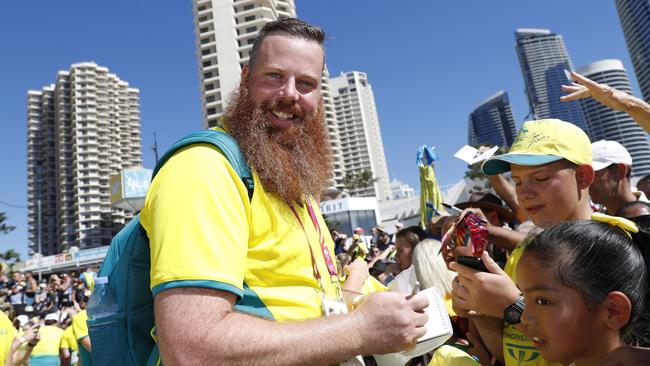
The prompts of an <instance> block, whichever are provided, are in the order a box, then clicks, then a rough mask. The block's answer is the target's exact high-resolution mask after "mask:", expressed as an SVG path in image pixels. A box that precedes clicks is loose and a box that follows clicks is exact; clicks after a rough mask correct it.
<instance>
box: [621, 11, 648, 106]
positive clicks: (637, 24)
mask: <svg viewBox="0 0 650 366" xmlns="http://www.w3.org/2000/svg"><path fill="white" fill-rule="evenodd" d="M616 9H617V10H618V17H619V19H620V20H621V26H622V27H623V34H625V41H626V43H627V49H628V50H629V52H630V58H631V59H632V65H634V72H635V73H636V78H637V80H638V81H639V87H640V88H641V94H643V97H644V98H645V100H646V101H650V1H648V0H616Z"/></svg>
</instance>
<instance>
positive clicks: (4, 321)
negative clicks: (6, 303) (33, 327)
mask: <svg viewBox="0 0 650 366" xmlns="http://www.w3.org/2000/svg"><path fill="white" fill-rule="evenodd" d="M15 337H16V328H14V326H13V324H11V320H9V318H8V317H7V315H6V314H5V313H3V312H1V311H0V365H4V364H5V360H6V359H7V355H9V351H11V344H12V343H13V342H14V338H15Z"/></svg>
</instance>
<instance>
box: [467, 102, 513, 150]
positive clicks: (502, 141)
mask: <svg viewBox="0 0 650 366" xmlns="http://www.w3.org/2000/svg"><path fill="white" fill-rule="evenodd" d="M516 132H517V129H516V128H515V118H514V117H513V116H512V109H511V108H510V100H509V99H508V93H505V92H504V91H503V90H501V91H499V92H497V93H496V94H494V95H493V96H491V97H489V98H488V99H486V100H485V101H483V102H482V103H481V104H479V106H478V107H476V109H474V111H473V112H472V113H470V115H469V122H468V126H467V144H468V145H471V146H478V145H486V144H489V145H498V146H508V147H509V146H510V145H512V141H513V140H514V138H515V134H516Z"/></svg>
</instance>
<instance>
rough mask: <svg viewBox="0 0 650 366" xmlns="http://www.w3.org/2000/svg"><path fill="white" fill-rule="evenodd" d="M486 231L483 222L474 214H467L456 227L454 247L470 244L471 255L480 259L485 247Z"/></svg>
mask: <svg viewBox="0 0 650 366" xmlns="http://www.w3.org/2000/svg"><path fill="white" fill-rule="evenodd" d="M487 236H488V230H487V227H486V226H485V222H484V221H483V220H482V219H481V218H480V217H479V216H478V215H477V214H475V213H473V212H468V213H467V214H465V216H463V218H462V219H461V220H460V222H459V223H458V224H457V226H456V231H455V243H454V244H455V245H462V246H466V245H468V243H469V242H470V239H471V243H472V255H473V256H475V257H480V256H481V254H482V253H483V251H484V250H485V248H486V247H487Z"/></svg>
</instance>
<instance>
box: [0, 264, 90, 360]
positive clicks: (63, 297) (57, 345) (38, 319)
mask: <svg viewBox="0 0 650 366" xmlns="http://www.w3.org/2000/svg"><path fill="white" fill-rule="evenodd" d="M96 271H97V268H95V267H90V268H87V269H86V270H85V271H84V272H81V273H80V272H78V271H70V272H61V273H51V274H47V275H44V276H40V277H41V280H40V281H39V280H38V277H39V276H38V275H35V274H34V273H32V272H24V273H22V272H19V271H13V272H11V273H10V274H1V275H0V310H2V312H3V313H4V315H5V316H6V318H5V317H4V316H3V317H2V320H5V319H7V320H8V321H9V322H10V324H11V327H12V328H13V329H12V330H10V331H8V330H5V329H3V331H2V336H9V335H14V334H15V336H13V337H11V338H13V346H12V347H11V348H9V347H7V348H8V349H7V354H8V355H12V356H13V357H12V362H10V363H9V364H13V365H29V364H30V359H32V360H33V359H34V357H37V358H38V357H41V358H44V357H45V358H47V357H53V358H56V359H59V362H60V364H61V365H75V364H77V361H78V356H77V350H78V347H79V345H78V344H77V338H76V337H75V336H74V335H73V333H72V320H73V317H74V316H75V315H76V314H77V313H79V312H81V311H82V310H84V309H85V305H86V303H87V301H88V299H89V297H90V294H91V291H92V289H93V287H94V279H95V277H96ZM14 330H15V332H14ZM2 343H3V344H5V343H6V344H8V345H11V344H12V340H10V339H6V340H5V339H2ZM9 349H11V350H12V352H11V353H9ZM52 350H55V351H52ZM53 352H56V354H51V353H53ZM5 364H6V363H5ZM31 364H38V362H37V361H32V362H31Z"/></svg>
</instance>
